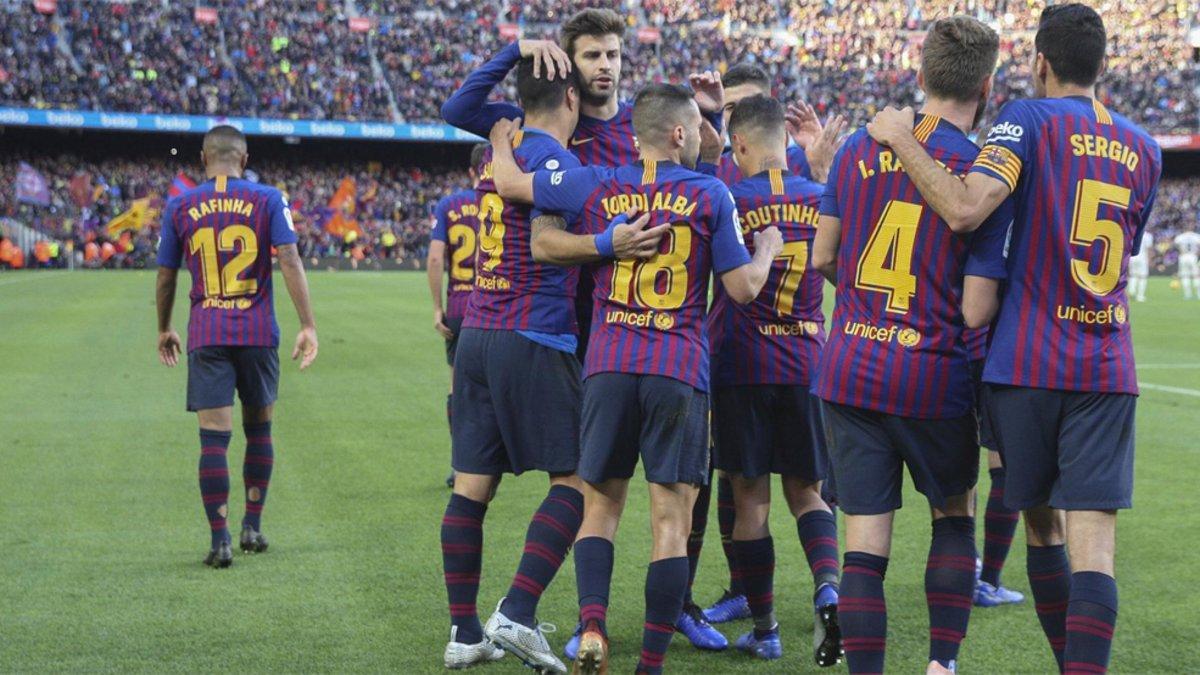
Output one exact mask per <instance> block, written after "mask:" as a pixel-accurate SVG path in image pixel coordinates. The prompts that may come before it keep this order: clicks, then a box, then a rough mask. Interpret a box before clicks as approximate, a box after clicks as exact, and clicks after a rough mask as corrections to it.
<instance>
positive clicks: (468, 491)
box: [454, 472, 500, 504]
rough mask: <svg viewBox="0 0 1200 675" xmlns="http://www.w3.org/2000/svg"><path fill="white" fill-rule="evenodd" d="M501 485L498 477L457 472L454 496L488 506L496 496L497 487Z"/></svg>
mask: <svg viewBox="0 0 1200 675" xmlns="http://www.w3.org/2000/svg"><path fill="white" fill-rule="evenodd" d="M499 483H500V481H499V480H498V479H497V477H496V476H485V475H482V474H473V473H462V472H456V473H455V474H454V494H457V495H462V496H463V497H466V498H467V499H470V500H471V501H475V502H480V503H483V504H487V503H489V502H491V501H492V498H493V497H495V496H496V486H497V485H499Z"/></svg>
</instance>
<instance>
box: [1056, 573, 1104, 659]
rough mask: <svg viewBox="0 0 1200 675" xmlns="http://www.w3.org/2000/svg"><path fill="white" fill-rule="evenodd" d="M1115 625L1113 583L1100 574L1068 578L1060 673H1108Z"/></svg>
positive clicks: (1075, 575)
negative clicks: (1069, 585)
mask: <svg viewBox="0 0 1200 675" xmlns="http://www.w3.org/2000/svg"><path fill="white" fill-rule="evenodd" d="M1116 625H1117V581H1116V579H1113V578H1112V577H1110V576H1108V575H1107V574H1102V573H1100V572H1076V573H1074V574H1072V575H1071V600H1070V602H1069V603H1068V604H1067V648H1066V650H1065V655H1064V657H1063V661H1064V663H1063V672H1065V673H1068V675H1085V674H1091V673H1104V672H1108V655H1109V652H1110V651H1111V650H1112V638H1113V629H1114V628H1116Z"/></svg>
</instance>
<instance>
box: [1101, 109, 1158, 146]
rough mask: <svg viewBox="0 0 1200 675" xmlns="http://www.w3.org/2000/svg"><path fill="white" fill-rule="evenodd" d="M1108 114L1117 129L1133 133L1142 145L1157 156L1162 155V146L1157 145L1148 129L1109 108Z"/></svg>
mask: <svg viewBox="0 0 1200 675" xmlns="http://www.w3.org/2000/svg"><path fill="white" fill-rule="evenodd" d="M1108 114H1109V116H1110V117H1112V121H1113V124H1114V125H1116V127H1117V128H1118V129H1122V130H1125V131H1128V132H1129V133H1131V134H1133V136H1134V137H1135V138H1137V139H1138V141H1139V142H1140V143H1141V144H1142V145H1143V147H1145V148H1147V149H1149V150H1150V151H1152V152H1154V153H1156V154H1157V155H1158V156H1159V157H1161V156H1162V148H1161V147H1159V145H1158V141H1156V140H1154V136H1153V135H1152V134H1151V133H1150V132H1149V131H1146V130H1145V129H1144V128H1142V126H1141V125H1139V124H1138V123H1137V122H1134V121H1133V120H1131V119H1129V118H1128V117H1126V116H1124V115H1122V114H1121V113H1118V112H1115V111H1113V110H1111V109H1110V110H1109V111H1108Z"/></svg>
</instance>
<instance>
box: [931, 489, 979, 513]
mask: <svg viewBox="0 0 1200 675" xmlns="http://www.w3.org/2000/svg"><path fill="white" fill-rule="evenodd" d="M974 501H975V490H974V489H971V490H967V491H966V492H964V493H962V494H961V495H954V496H953V497H947V498H946V501H945V503H944V504H942V506H941V508H936V509H933V517H934V519H935V520H936V519H938V518H942V517H947V516H949V517H963V516H967V517H970V516H972V515H974V514H973V512H972V511H973V509H972V508H971V503H972V502H974Z"/></svg>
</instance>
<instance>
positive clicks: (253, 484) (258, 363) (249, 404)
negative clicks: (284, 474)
mask: <svg viewBox="0 0 1200 675" xmlns="http://www.w3.org/2000/svg"><path fill="white" fill-rule="evenodd" d="M231 354H232V356H233V358H234V363H235V366H236V368H237V390H238V397H239V398H240V399H241V402H242V430H243V431H244V432H245V434H246V456H245V459H244V460H243V461H242V482H243V486H244V489H245V496H246V515H245V517H244V518H243V519H242V533H241V536H240V537H239V545H240V547H241V549H242V551H244V552H253V553H261V552H263V551H266V550H267V539H266V537H264V536H263V535H262V512H263V506H264V505H265V504H266V501H267V488H268V487H270V483H271V470H272V468H273V467H274V465H275V447H274V444H273V442H272V439H271V418H272V413H273V411H274V409H275V400H276V398H277V397H278V392H279V352H278V350H276V349H274V348H272V347H235V348H232V349H231Z"/></svg>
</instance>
